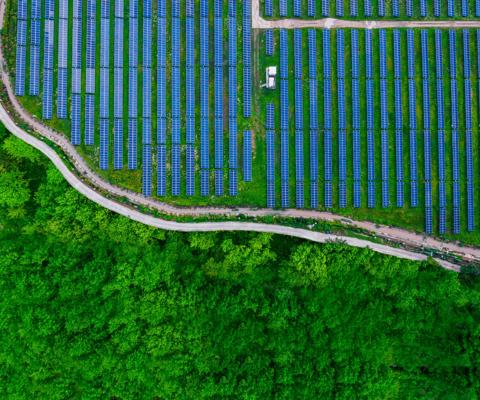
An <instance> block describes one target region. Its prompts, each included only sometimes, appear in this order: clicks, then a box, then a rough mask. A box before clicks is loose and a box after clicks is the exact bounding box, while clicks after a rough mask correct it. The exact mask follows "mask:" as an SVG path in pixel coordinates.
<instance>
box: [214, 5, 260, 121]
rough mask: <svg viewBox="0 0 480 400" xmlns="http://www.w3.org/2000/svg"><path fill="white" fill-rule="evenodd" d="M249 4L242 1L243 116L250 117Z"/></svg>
mask: <svg viewBox="0 0 480 400" xmlns="http://www.w3.org/2000/svg"><path fill="white" fill-rule="evenodd" d="M207 23H208V22H207ZM251 25H252V24H251V3H250V0H245V1H243V115H244V117H245V118H250V117H251V115H252V109H251V102H252V100H251V99H252V82H251V79H252V78H251V40H252V39H251Z"/></svg>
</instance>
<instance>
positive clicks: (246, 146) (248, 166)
mask: <svg viewBox="0 0 480 400" xmlns="http://www.w3.org/2000/svg"><path fill="white" fill-rule="evenodd" d="M243 180H244V182H251V181H252V132H251V131H243Z"/></svg>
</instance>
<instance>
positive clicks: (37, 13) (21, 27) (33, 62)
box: [17, 0, 42, 96]
mask: <svg viewBox="0 0 480 400" xmlns="http://www.w3.org/2000/svg"><path fill="white" fill-rule="evenodd" d="M26 3H27V2H26V1H25V0H24V1H19V3H18V7H19V13H22V14H23V11H21V10H20V8H22V9H23V8H24V7H26ZM41 8H42V5H41V1H40V0H34V1H32V3H31V9H30V75H29V78H30V80H29V94H30V96H38V95H39V94H40V41H41V39H40V37H41V33H40V32H41V23H42V21H41V15H42V10H41ZM24 12H25V13H26V9H25V10H24ZM21 17H22V16H21V15H19V17H18V18H19V19H18V25H17V44H19V45H21V46H26V44H27V43H26V36H27V21H26V20H23V19H22V18H21ZM25 19H26V15H25ZM20 78H22V77H20Z"/></svg>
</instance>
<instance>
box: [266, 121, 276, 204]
mask: <svg viewBox="0 0 480 400" xmlns="http://www.w3.org/2000/svg"><path fill="white" fill-rule="evenodd" d="M266 136H267V207H268V208H274V207H275V134H274V132H273V131H270V130H269V131H267V133H266Z"/></svg>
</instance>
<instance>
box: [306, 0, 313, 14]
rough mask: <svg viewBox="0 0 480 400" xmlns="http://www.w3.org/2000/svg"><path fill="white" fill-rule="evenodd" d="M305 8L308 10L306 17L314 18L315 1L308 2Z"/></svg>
mask: <svg viewBox="0 0 480 400" xmlns="http://www.w3.org/2000/svg"><path fill="white" fill-rule="evenodd" d="M307 8H308V11H307V13H308V16H309V17H314V16H315V0H308V3H307Z"/></svg>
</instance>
